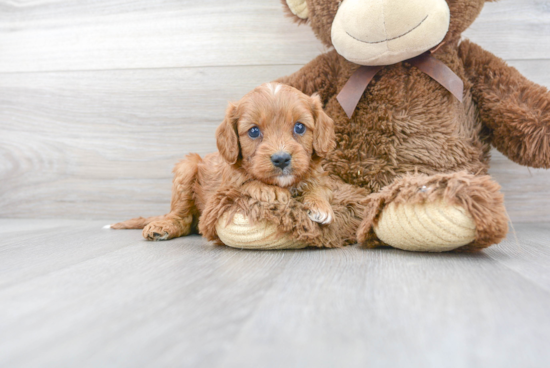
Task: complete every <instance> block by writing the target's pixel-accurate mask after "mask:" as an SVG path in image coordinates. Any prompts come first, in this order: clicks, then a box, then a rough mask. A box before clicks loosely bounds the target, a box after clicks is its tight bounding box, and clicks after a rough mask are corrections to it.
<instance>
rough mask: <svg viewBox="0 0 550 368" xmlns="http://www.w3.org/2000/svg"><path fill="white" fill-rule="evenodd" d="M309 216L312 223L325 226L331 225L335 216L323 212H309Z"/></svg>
mask: <svg viewBox="0 0 550 368" xmlns="http://www.w3.org/2000/svg"><path fill="white" fill-rule="evenodd" d="M307 215H308V217H309V218H310V219H311V221H313V222H317V223H319V224H323V225H327V224H330V223H331V222H332V219H333V215H332V214H331V213H329V212H323V211H315V210H309V211H307Z"/></svg>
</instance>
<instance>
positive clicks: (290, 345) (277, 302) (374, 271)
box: [0, 220, 550, 368]
mask: <svg viewBox="0 0 550 368" xmlns="http://www.w3.org/2000/svg"><path fill="white" fill-rule="evenodd" d="M104 224H105V222H102V221H94V222H84V221H69V220H0V235H1V240H0V366H1V367H10V368H11V367H56V368H57V367H176V366H182V367H239V368H241V367H381V366H384V367H399V366H403V367H420V366H422V367H544V366H548V364H549V363H550V349H549V348H548V347H549V346H550V272H549V270H550V224H516V225H515V227H516V231H517V240H516V238H515V237H514V235H513V234H510V236H509V239H508V240H506V241H505V242H504V243H502V244H501V245H499V246H495V247H492V248H489V249H488V250H486V251H484V252H483V253H480V254H475V255H464V254H440V255H429V254H418V253H407V252H403V251H398V250H392V249H377V250H366V249H362V248H360V247H357V246H355V247H348V248H345V249H336V250H301V251H266V252H260V251H244V250H236V249H231V248H226V247H217V246H213V245H210V244H209V243H208V242H206V241H205V240H203V239H202V238H200V237H198V236H192V237H188V238H180V239H176V240H173V241H169V242H162V243H148V242H145V241H144V240H143V239H142V238H141V234H140V231H135V230H126V231H115V230H104V229H102V228H101V227H102V225H104Z"/></svg>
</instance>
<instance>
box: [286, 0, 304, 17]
mask: <svg viewBox="0 0 550 368" xmlns="http://www.w3.org/2000/svg"><path fill="white" fill-rule="evenodd" d="M282 3H283V6H284V7H285V9H286V11H287V15H289V16H290V17H292V18H294V20H296V21H297V22H305V21H306V20H307V18H308V16H309V9H308V7H307V3H306V0H282Z"/></svg>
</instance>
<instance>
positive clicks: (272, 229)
mask: <svg viewBox="0 0 550 368" xmlns="http://www.w3.org/2000/svg"><path fill="white" fill-rule="evenodd" d="M216 232H217V233H218V237H219V238H220V240H221V241H222V242H223V243H224V244H225V245H227V246H229V247H232V248H239V249H267V250H269V249H301V248H305V247H306V246H307V245H306V244H302V243H299V242H297V241H296V240H294V239H292V237H291V236H290V235H288V234H281V233H280V232H279V231H277V226H276V225H275V224H272V223H270V222H267V221H262V222H257V223H255V224H251V223H250V222H249V221H248V218H247V217H245V216H243V215H242V214H240V213H237V214H236V215H235V216H234V217H233V220H232V221H231V222H230V223H229V224H227V215H224V216H222V217H221V218H220V219H219V220H218V223H217V224H216Z"/></svg>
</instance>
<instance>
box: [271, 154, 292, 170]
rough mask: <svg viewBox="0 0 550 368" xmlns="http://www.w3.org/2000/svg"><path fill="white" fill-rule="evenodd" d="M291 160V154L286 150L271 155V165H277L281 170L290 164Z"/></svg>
mask: <svg viewBox="0 0 550 368" xmlns="http://www.w3.org/2000/svg"><path fill="white" fill-rule="evenodd" d="M291 160H292V156H291V155H290V153H286V152H277V153H275V154H273V155H272V156H271V162H273V166H275V167H278V168H279V169H281V170H283V169H284V168H285V167H287V166H288V165H290V161H291Z"/></svg>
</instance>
